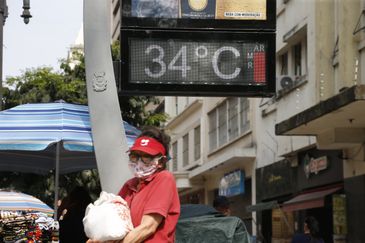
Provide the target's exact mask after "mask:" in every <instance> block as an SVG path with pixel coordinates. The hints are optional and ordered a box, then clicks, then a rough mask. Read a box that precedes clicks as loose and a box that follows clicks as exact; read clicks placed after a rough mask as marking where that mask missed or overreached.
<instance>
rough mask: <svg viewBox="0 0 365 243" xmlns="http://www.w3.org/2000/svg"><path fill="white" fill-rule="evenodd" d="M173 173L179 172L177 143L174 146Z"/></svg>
mask: <svg viewBox="0 0 365 243" xmlns="http://www.w3.org/2000/svg"><path fill="white" fill-rule="evenodd" d="M172 171H177V142H174V143H173V144H172Z"/></svg>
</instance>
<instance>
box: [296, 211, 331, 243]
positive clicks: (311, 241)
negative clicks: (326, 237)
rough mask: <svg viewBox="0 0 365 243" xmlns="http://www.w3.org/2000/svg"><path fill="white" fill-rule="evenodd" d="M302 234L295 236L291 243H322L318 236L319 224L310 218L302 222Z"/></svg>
mask: <svg viewBox="0 0 365 243" xmlns="http://www.w3.org/2000/svg"><path fill="white" fill-rule="evenodd" d="M303 228H304V233H301V234H295V235H294V237H293V239H292V241H291V243H324V241H323V239H322V238H321V237H320V236H319V223H318V221H317V219H316V218H314V217H312V216H310V217H307V218H306V219H305V220H304V227H303Z"/></svg>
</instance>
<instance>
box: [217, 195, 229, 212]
mask: <svg viewBox="0 0 365 243" xmlns="http://www.w3.org/2000/svg"><path fill="white" fill-rule="evenodd" d="M213 207H214V208H215V209H216V210H217V211H219V212H221V213H222V214H224V215H225V216H231V208H230V202H229V200H228V198H227V197H226V196H217V197H216V198H215V199H214V201H213Z"/></svg>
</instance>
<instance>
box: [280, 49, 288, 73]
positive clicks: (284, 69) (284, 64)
mask: <svg viewBox="0 0 365 243" xmlns="http://www.w3.org/2000/svg"><path fill="white" fill-rule="evenodd" d="M280 66H281V67H280V75H287V74H288V53H287V52H285V53H284V54H283V55H281V56H280Z"/></svg>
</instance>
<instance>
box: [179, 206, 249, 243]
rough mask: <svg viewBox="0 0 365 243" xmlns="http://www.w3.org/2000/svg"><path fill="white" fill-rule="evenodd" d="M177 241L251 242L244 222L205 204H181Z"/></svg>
mask: <svg viewBox="0 0 365 243" xmlns="http://www.w3.org/2000/svg"><path fill="white" fill-rule="evenodd" d="M176 242H177V243H204V242H209V243H251V238H250V234H249V233H248V232H247V228H246V226H245V224H244V222H243V221H242V220H241V219H240V218H238V217H235V216H224V215H223V214H221V213H219V212H218V211H216V210H215V209H214V208H213V207H211V206H208V205H203V204H184V205H181V215H180V218H179V221H178V223H177V226H176Z"/></svg>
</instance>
